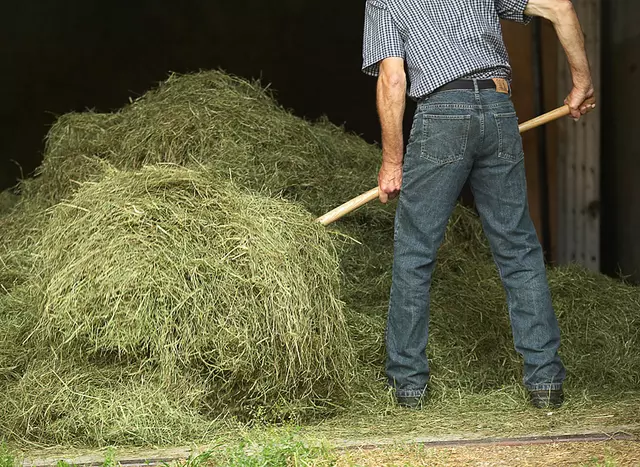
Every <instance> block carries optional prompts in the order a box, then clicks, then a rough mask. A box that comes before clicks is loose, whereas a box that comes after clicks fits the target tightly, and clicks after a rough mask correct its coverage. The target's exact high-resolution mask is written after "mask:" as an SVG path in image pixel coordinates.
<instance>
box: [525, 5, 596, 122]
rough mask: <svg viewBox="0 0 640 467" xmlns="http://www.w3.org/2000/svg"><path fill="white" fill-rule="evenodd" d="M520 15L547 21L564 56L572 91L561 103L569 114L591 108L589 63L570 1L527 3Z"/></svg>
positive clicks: (591, 90) (579, 113)
mask: <svg viewBox="0 0 640 467" xmlns="http://www.w3.org/2000/svg"><path fill="white" fill-rule="evenodd" d="M524 13H525V14H526V15H529V16H539V17H542V18H545V19H548V20H549V21H551V23H553V26H554V28H555V30H556V34H557V35H558V39H560V43H561V44H562V47H563V48H564V51H565V53H566V54H567V59H568V60H569V66H570V67H571V76H572V78H573V89H572V90H571V93H570V94H569V96H568V97H567V99H566V100H565V104H569V107H571V115H572V117H573V118H575V119H578V118H580V116H581V115H584V114H586V113H587V112H589V111H590V110H592V109H593V108H595V106H596V105H595V96H594V95H595V92H594V89H593V82H592V81H591V70H590V68H589V60H588V59H587V53H586V51H585V48H584V34H583V32H582V28H581V27H580V22H579V20H578V16H577V15H576V12H575V10H574V9H573V4H572V3H571V0H529V2H528V4H527V6H526V7H525V10H524Z"/></svg>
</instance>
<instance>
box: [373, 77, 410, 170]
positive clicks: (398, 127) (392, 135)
mask: <svg viewBox="0 0 640 467" xmlns="http://www.w3.org/2000/svg"><path fill="white" fill-rule="evenodd" d="M406 91H407V81H406V77H405V75H404V73H394V74H389V73H385V72H384V71H382V72H381V73H380V77H379V78H378V91H377V102H378V115H379V116H380V126H381V127H382V160H383V162H384V163H391V164H402V158H403V153H404V140H403V135H402V121H403V117H404V110H405V96H406Z"/></svg>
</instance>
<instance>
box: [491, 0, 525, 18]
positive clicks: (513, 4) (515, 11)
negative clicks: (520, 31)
mask: <svg viewBox="0 0 640 467" xmlns="http://www.w3.org/2000/svg"><path fill="white" fill-rule="evenodd" d="M495 2H496V10H497V11H498V16H500V18H502V19H508V20H511V21H515V22H517V23H522V24H529V21H531V17H530V16H527V15H525V14H524V9H525V8H526V7H527V3H529V0H495Z"/></svg>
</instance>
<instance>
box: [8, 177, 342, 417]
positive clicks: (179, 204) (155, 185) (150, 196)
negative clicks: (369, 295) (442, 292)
mask: <svg viewBox="0 0 640 467" xmlns="http://www.w3.org/2000/svg"><path fill="white" fill-rule="evenodd" d="M36 255H37V258H38V260H37V263H36V267H37V270H38V271H39V272H38V275H37V276H35V277H34V278H33V280H31V281H30V282H29V283H28V284H27V286H25V287H21V288H19V289H17V290H18V292H17V293H16V294H13V295H14V297H13V299H14V300H16V301H17V300H20V299H21V298H22V297H29V298H28V299H29V300H32V301H33V302H34V303H35V306H36V312H35V313H36V315H37V316H38V323H37V325H36V328H35V330H34V331H33V332H32V334H31V336H30V338H29V341H30V345H32V346H35V347H43V346H51V347H52V348H53V349H54V350H55V351H56V352H58V351H65V352H73V351H75V352H81V353H82V354H83V355H85V358H87V356H88V357H90V358H100V359H101V360H105V359H106V361H111V362H113V363H119V362H121V361H129V362H138V365H139V366H140V368H142V369H144V370H145V371H146V370H148V369H152V370H153V371H155V370H156V369H157V372H158V373H159V374H161V375H162V377H163V378H164V380H165V381H167V382H172V383H176V382H179V381H180V380H182V378H183V377H184V376H185V375H190V377H193V378H198V379H199V380H200V381H201V384H202V385H203V387H206V388H207V404H208V405H209V406H210V407H211V408H212V409H213V410H214V412H216V413H222V412H225V411H231V412H232V413H235V414H238V415H243V416H247V415H248V414H254V413H257V412H260V413H262V414H263V415H264V417H266V418H270V419H272V418H274V417H275V418H282V417H291V416H296V415H300V414H304V413H305V412H307V413H308V412H309V411H310V410H311V409H315V410H318V411H322V407H323V406H324V407H327V406H328V404H336V403H340V402H341V401H344V399H345V397H346V394H347V392H348V388H349V385H350V383H351V379H352V378H353V374H354V362H353V353H352V348H351V344H350V341H349V337H348V334H347V329H346V323H345V319H344V316H343V310H342V307H343V304H342V302H340V300H339V290H340V285H339V269H338V261H337V257H336V252H335V250H334V249H333V247H332V244H331V241H330V238H329V234H328V233H327V231H326V230H325V229H324V228H323V227H321V226H320V225H318V224H316V223H314V222H313V220H312V218H311V217H310V216H309V214H308V213H306V212H305V211H304V210H302V209H300V208H299V207H297V206H295V205H293V204H290V203H287V202H285V201H282V200H276V199H271V198H265V197H262V196H256V195H252V194H248V193H246V192H243V191H241V190H239V189H237V188H235V187H234V186H233V185H230V184H229V183H228V182H223V181H219V180H216V179H212V178H211V177H209V176H208V175H207V174H203V173H200V172H195V171H190V170H186V169H181V168H176V167H167V166H164V167H148V168H145V169H143V170H142V171H141V172H119V171H113V170H111V171H110V173H109V174H108V175H107V176H106V178H104V179H103V180H102V181H100V182H98V183H90V184H87V185H85V186H84V187H82V188H81V189H80V190H79V191H78V192H77V193H76V195H75V196H74V197H73V198H72V199H71V200H70V201H69V202H68V203H63V204H60V205H58V206H56V207H55V208H54V209H53V210H52V212H51V220H50V222H49V224H48V225H47V227H46V229H45V230H44V232H43V235H42V238H41V240H40V242H39V244H38V245H37V248H36ZM22 300H23V301H25V300H26V298H22Z"/></svg>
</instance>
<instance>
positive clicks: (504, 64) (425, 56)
mask: <svg viewBox="0 0 640 467" xmlns="http://www.w3.org/2000/svg"><path fill="white" fill-rule="evenodd" d="M527 2H528V0H367V4H366V14H365V27H364V47H363V60H364V61H363V65H362V69H363V71H364V72H365V73H367V74H370V75H373V76H377V75H378V73H379V70H380V66H379V64H380V61H382V60H384V59H385V58H389V57H399V58H403V59H405V61H406V64H407V69H408V73H409V81H410V83H411V86H410V89H409V96H411V97H413V98H415V99H419V98H420V97H423V96H426V95H427V94H430V93H431V92H433V91H434V90H436V89H437V88H439V87H440V86H442V85H444V84H446V83H448V82H450V81H453V80H455V79H458V78H478V79H486V78H506V79H507V80H510V79H511V66H510V65H509V56H508V54H507V49H506V47H505V45H504V41H503V39H502V29H501V27H500V20H499V18H503V19H510V20H514V21H517V22H520V23H527V22H528V21H529V19H530V18H528V17H527V16H525V15H524V9H525V7H526V5H527Z"/></svg>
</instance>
